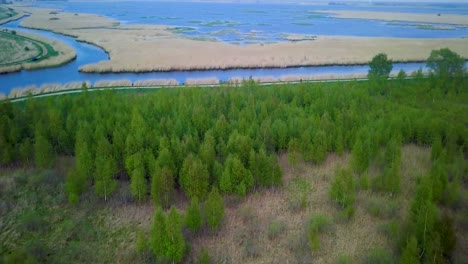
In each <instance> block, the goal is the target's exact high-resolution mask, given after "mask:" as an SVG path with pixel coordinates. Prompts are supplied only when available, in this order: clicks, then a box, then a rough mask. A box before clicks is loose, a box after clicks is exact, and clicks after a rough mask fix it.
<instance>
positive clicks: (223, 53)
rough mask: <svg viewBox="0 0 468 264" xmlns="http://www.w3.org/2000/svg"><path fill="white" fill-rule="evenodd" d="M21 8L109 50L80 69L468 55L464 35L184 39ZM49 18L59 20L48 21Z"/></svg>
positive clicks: (36, 22)
mask: <svg viewBox="0 0 468 264" xmlns="http://www.w3.org/2000/svg"><path fill="white" fill-rule="evenodd" d="M24 9H25V10H27V11H29V12H31V13H32V15H31V16H30V17H28V18H26V19H25V20H24V21H23V22H22V25H23V26H26V27H34V28H42V29H47V30H52V31H55V32H59V33H62V34H67V35H71V36H76V37H78V39H79V40H81V41H85V42H89V43H93V44H95V45H97V46H100V47H103V48H104V49H105V50H106V51H107V52H108V53H109V55H110V58H111V59H110V61H101V62H99V63H96V64H92V65H85V66H83V67H82V68H81V69H80V70H81V71H83V72H149V71H171V70H196V69H197V70H209V69H230V68H258V67H288V66H312V65H334V64H366V63H368V62H369V61H370V60H371V59H372V57H373V56H374V55H375V54H377V53H380V52H385V53H387V54H388V55H389V57H390V58H391V59H393V60H394V61H423V60H425V59H426V58H427V57H428V56H429V54H430V52H431V51H432V50H434V49H439V48H443V47H448V48H450V49H452V50H454V51H456V52H457V53H459V54H460V55H462V56H463V57H465V58H468V48H467V47H468V39H402V38H369V37H344V36H341V37H340V36H336V37H331V36H318V37H317V38H316V39H315V40H313V41H300V42H284V43H273V44H251V45H246V46H237V45H230V44H226V43H222V42H210V41H196V40H190V39H186V38H183V37H181V36H179V35H176V34H174V33H172V32H170V31H169V30H167V27H164V26H150V25H132V26H128V25H125V26H123V25H120V26H116V21H114V20H110V19H107V18H104V17H101V16H97V15H86V16H87V17H86V19H78V18H79V17H80V16H84V15H81V14H80V15H78V16H75V15H74V14H71V13H59V14H58V15H51V14H49V13H48V12H47V11H44V10H40V9H33V8H24ZM52 17H59V18H60V19H59V20H54V22H53V23H50V20H49V19H50V18H52ZM89 21H92V22H93V26H90V25H89ZM155 47H158V48H157V49H155ZM350 50H352V51H353V52H349V51H350ZM194 51H196V52H194Z"/></svg>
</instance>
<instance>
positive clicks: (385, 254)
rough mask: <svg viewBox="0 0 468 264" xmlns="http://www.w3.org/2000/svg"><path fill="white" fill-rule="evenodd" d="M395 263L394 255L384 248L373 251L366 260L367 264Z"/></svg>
mask: <svg viewBox="0 0 468 264" xmlns="http://www.w3.org/2000/svg"><path fill="white" fill-rule="evenodd" d="M394 262H395V260H394V258H393V255H392V253H391V252H389V251H388V250H385V249H382V248H375V249H372V250H371V251H370V252H369V255H367V257H366V258H365V260H364V263H366V264H393V263H394Z"/></svg>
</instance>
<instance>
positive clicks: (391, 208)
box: [367, 197, 398, 218]
mask: <svg viewBox="0 0 468 264" xmlns="http://www.w3.org/2000/svg"><path fill="white" fill-rule="evenodd" d="M367 209H368V210H369V213H370V214H371V215H372V216H373V217H379V218H393V217H395V216H397V214H398V204H397V202H396V201H392V200H388V199H383V198H380V197H373V198H371V199H370V200H369V201H368V203H367Z"/></svg>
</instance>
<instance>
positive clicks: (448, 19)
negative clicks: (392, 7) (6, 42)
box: [320, 10, 468, 25]
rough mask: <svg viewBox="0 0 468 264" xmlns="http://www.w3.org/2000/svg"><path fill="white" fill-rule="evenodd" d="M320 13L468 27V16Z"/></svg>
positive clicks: (344, 16)
mask: <svg viewBox="0 0 468 264" xmlns="http://www.w3.org/2000/svg"><path fill="white" fill-rule="evenodd" d="M320 12H323V13H327V14H331V15H332V16H333V17H338V18H351V19H372V20H385V21H407V22H421V23H437V24H454V25H468V16H466V15H453V14H442V15H440V16H438V15H436V14H416V13H397V12H374V11H349V10H327V11H320Z"/></svg>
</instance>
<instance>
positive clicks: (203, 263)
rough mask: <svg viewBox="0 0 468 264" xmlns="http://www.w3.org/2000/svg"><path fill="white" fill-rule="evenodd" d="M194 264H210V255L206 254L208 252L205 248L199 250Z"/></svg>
mask: <svg viewBox="0 0 468 264" xmlns="http://www.w3.org/2000/svg"><path fill="white" fill-rule="evenodd" d="M195 263H197V264H210V263H211V259H210V255H209V254H208V251H207V250H206V248H202V249H201V250H200V253H199V254H198V256H197V260H196V261H195Z"/></svg>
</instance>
